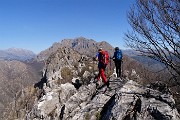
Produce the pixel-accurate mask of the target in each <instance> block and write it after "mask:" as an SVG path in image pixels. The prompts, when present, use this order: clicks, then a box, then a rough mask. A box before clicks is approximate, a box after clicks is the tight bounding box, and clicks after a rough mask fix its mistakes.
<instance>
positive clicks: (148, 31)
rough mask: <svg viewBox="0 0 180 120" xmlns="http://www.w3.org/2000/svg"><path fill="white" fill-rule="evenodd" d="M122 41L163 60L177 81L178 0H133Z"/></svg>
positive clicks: (179, 72)
mask: <svg viewBox="0 0 180 120" xmlns="http://www.w3.org/2000/svg"><path fill="white" fill-rule="evenodd" d="M128 22H129V24H130V25H131V27H132V28H133V30H132V31H131V32H130V31H128V32H127V33H126V34H125V36H126V37H125V41H126V45H127V46H129V47H131V48H132V49H134V50H136V51H139V52H140V53H141V55H143V56H147V57H149V58H152V59H154V60H157V61H160V62H161V63H163V64H164V65H165V66H166V67H167V69H168V70H169V72H171V74H172V75H173V78H176V79H175V80H176V82H177V83H179V84H180V80H178V78H179V77H180V0H136V4H135V5H134V6H132V7H131V9H130V11H129V12H128Z"/></svg>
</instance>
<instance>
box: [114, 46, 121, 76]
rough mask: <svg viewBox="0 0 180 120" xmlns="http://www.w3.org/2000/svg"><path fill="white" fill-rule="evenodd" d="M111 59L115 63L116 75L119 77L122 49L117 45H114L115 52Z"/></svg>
mask: <svg viewBox="0 0 180 120" xmlns="http://www.w3.org/2000/svg"><path fill="white" fill-rule="evenodd" d="M112 59H113V61H114V63H115V67H116V74H117V77H121V63H122V51H121V50H120V49H119V47H115V52H114V55H113V57H112Z"/></svg>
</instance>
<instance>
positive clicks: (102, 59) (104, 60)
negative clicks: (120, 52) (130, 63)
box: [99, 51, 109, 65]
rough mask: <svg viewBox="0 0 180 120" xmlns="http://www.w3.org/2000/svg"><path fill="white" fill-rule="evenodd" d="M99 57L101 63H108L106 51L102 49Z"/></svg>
mask: <svg viewBox="0 0 180 120" xmlns="http://www.w3.org/2000/svg"><path fill="white" fill-rule="evenodd" d="M99 55H100V57H99V59H100V60H99V62H100V63H101V64H103V65H107V64H108V63H109V54H108V52H107V51H102V52H101V53H100V54H99Z"/></svg>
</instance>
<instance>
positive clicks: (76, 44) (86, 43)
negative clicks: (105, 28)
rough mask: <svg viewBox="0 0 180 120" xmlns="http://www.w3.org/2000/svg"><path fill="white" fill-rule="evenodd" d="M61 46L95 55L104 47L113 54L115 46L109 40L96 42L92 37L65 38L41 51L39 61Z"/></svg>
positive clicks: (38, 56)
mask: <svg viewBox="0 0 180 120" xmlns="http://www.w3.org/2000/svg"><path fill="white" fill-rule="evenodd" d="M60 47H67V48H72V49H73V50H75V51H78V52H79V53H81V54H84V55H88V56H91V57H92V56H94V55H95V54H96V52H97V50H98V49H99V48H104V49H105V50H107V51H108V52H109V53H110V55H111V56H112V54H113V51H114V48H113V47H112V46H111V45H110V44H109V43H107V42H105V41H102V42H96V41H95V40H92V39H86V38H84V37H79V38H75V39H64V40H62V41H61V42H57V43H54V44H53V45H52V46H51V47H50V48H48V49H46V50H44V51H42V52H40V53H39V54H38V55H37V59H38V60H39V61H41V60H46V59H47V58H48V57H49V56H50V54H51V53H53V52H55V51H57V49H58V48H60Z"/></svg>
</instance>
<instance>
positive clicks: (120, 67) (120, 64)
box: [119, 61, 121, 77]
mask: <svg viewBox="0 0 180 120" xmlns="http://www.w3.org/2000/svg"><path fill="white" fill-rule="evenodd" d="M119 77H121V61H119Z"/></svg>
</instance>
